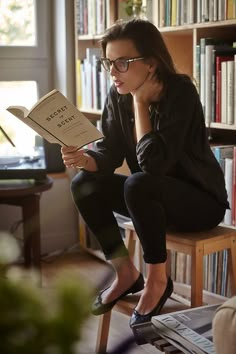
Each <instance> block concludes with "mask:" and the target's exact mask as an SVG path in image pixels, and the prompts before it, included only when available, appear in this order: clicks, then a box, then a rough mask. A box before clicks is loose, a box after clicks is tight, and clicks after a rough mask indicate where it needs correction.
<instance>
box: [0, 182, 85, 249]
mask: <svg viewBox="0 0 236 354" xmlns="http://www.w3.org/2000/svg"><path fill="white" fill-rule="evenodd" d="M21 220H22V213H21V207H17V206H9V205H4V204H2V205H0V230H1V231H5V230H6V231H11V230H12V233H13V234H14V235H15V236H16V237H17V238H19V239H20V240H22V223H21ZM17 224H19V226H18V227H17V228H16V230H13V229H15V226H16V225H17ZM40 224H41V253H42V254H47V253H50V252H54V251H57V250H63V249H65V248H68V247H71V246H72V245H74V244H76V243H78V241H79V234H78V213H77V210H76V208H75V206H74V203H73V201H72V198H71V193H70V176H68V178H55V179H53V187H52V188H51V189H50V190H48V191H45V192H43V193H42V194H41V200H40Z"/></svg>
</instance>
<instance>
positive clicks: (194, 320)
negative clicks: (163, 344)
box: [152, 304, 220, 354]
mask: <svg viewBox="0 0 236 354" xmlns="http://www.w3.org/2000/svg"><path fill="white" fill-rule="evenodd" d="M219 306H220V304H216V305H207V306H201V307H195V308H191V309H187V310H183V311H178V312H174V313H169V314H163V315H159V316H154V317H153V318H152V323H153V325H154V326H155V329H156V331H157V333H158V334H159V335H160V336H161V337H162V338H164V339H166V341H167V342H168V343H170V344H172V345H174V346H175V347H176V348H178V349H180V350H181V351H182V352H183V353H186V354H189V353H192V354H215V348H214V344H213V340H212V320H213V317H214V315H215V311H216V309H217V308H218V307H219Z"/></svg>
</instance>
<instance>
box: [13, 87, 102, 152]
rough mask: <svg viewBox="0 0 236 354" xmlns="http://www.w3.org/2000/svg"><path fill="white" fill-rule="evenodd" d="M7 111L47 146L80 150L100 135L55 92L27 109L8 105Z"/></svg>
mask: <svg viewBox="0 0 236 354" xmlns="http://www.w3.org/2000/svg"><path fill="white" fill-rule="evenodd" d="M7 111H9V112H10V113H12V114H13V115H14V116H15V117H17V118H18V119H20V120H21V121H22V122H23V123H24V124H27V125H28V126H29V127H30V128H31V129H33V130H34V131H35V132H37V133H38V134H39V135H40V136H42V137H43V138H44V139H46V140H47V141H48V142H50V143H57V144H60V145H62V146H70V145H71V146H77V147H78V148H81V147H83V146H85V145H87V144H88V143H91V142H93V141H96V140H99V139H101V138H102V136H103V135H102V134H101V132H100V131H99V130H98V129H97V128H96V127H95V126H94V125H93V124H92V123H91V122H90V120H89V119H87V118H86V117H85V116H84V115H83V113H82V112H80V111H79V110H78V109H77V108H76V106H75V105H73V104H72V103H71V102H70V101H69V100H68V98H67V97H65V96H64V95H63V94H62V93H61V92H60V91H58V90H52V91H50V92H49V93H47V94H46V95H45V96H43V97H42V98H41V99H40V100H39V101H38V102H37V103H36V104H35V105H34V106H33V107H32V108H31V109H30V110H28V109H27V108H26V107H23V106H9V107H8V108H7Z"/></svg>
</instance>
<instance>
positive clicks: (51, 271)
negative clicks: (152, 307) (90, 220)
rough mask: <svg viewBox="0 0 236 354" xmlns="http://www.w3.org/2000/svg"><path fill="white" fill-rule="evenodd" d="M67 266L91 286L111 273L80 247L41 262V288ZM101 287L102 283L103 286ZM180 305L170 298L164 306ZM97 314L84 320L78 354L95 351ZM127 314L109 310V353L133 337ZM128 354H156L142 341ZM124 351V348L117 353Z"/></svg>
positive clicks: (170, 308) (106, 280) (105, 280)
mask: <svg viewBox="0 0 236 354" xmlns="http://www.w3.org/2000/svg"><path fill="white" fill-rule="evenodd" d="M65 269H70V270H73V271H75V272H78V275H79V276H80V277H82V279H83V278H84V279H86V281H89V282H90V284H91V286H94V287H96V288H100V284H102V283H103V284H105V283H108V284H109V281H110V280H111V278H112V276H113V273H112V270H111V268H110V267H109V265H107V264H106V263H105V262H103V261H101V260H99V259H97V258H96V257H94V256H92V255H90V254H88V253H87V252H85V251H82V250H74V251H73V252H70V253H66V254H61V255H57V256H54V257H51V258H48V259H45V260H44V261H43V265H42V275H43V276H42V287H43V289H51V288H53V280H54V279H55V278H56V277H57V276H58V275H60V273H61V272H62V271H63V270H65ZM103 286H104V285H103ZM182 308H183V306H182V305H181V304H178V303H176V302H174V301H172V300H171V299H170V300H168V302H167V304H166V305H165V307H164V312H171V311H175V310H181V309H182ZM98 320H99V317H98V316H93V315H91V316H90V317H89V318H88V320H87V321H86V323H85V325H84V328H83V335H82V340H81V342H80V346H79V354H95V347H96V333H97V328H98ZM128 322H129V317H128V316H126V315H123V314H121V313H118V312H116V311H113V312H112V318H111V327H110V333H109V340H108V351H107V352H108V353H109V354H112V353H113V352H114V350H115V348H117V346H118V345H119V344H120V343H121V342H122V341H124V340H125V339H127V338H128V337H131V336H132V331H131V329H130V327H129V325H128ZM116 353H117V354H118V352H116ZM127 353H128V354H146V353H150V354H159V353H161V352H160V351H158V350H157V349H156V348H155V347H154V346H152V345H150V344H145V345H142V346H138V345H137V344H134V345H133V346H132V347H131V348H130V349H129V351H128V352H127ZM119 354H124V351H122V353H121V352H119Z"/></svg>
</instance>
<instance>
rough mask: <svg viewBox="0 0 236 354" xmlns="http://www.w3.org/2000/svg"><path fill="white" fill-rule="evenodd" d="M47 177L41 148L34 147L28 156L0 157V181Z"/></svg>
mask: <svg viewBox="0 0 236 354" xmlns="http://www.w3.org/2000/svg"><path fill="white" fill-rule="evenodd" d="M46 176H47V169H46V161H45V153H44V148H43V147H35V149H34V151H33V153H31V154H30V155H28V156H18V155H15V156H0V179H36V180H39V179H40V180H42V179H45V178H46Z"/></svg>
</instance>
